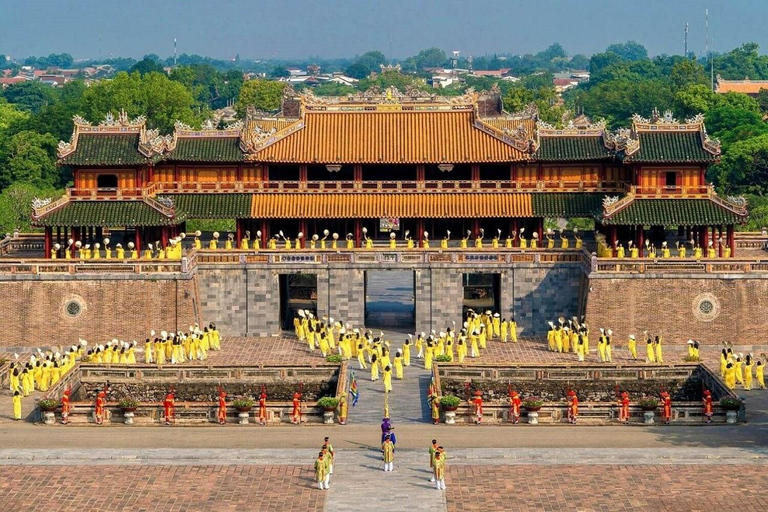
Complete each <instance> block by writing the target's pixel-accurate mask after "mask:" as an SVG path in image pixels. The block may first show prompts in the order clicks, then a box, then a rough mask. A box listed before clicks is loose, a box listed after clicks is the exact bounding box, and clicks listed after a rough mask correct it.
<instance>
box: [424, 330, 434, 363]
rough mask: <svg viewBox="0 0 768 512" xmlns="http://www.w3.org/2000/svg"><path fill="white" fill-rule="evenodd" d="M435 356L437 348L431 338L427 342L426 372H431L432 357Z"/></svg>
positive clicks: (425, 353)
mask: <svg viewBox="0 0 768 512" xmlns="http://www.w3.org/2000/svg"><path fill="white" fill-rule="evenodd" d="M434 354H435V347H434V345H433V344H432V340H431V338H430V339H429V340H427V346H426V348H425V349H424V369H425V370H431V369H432V357H433V356H434Z"/></svg>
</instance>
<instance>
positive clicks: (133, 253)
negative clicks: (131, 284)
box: [128, 242, 139, 260]
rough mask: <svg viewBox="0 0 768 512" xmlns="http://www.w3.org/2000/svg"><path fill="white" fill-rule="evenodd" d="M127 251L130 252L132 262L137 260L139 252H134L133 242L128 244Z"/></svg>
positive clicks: (134, 245)
mask: <svg viewBox="0 0 768 512" xmlns="http://www.w3.org/2000/svg"><path fill="white" fill-rule="evenodd" d="M128 250H129V251H131V259H132V260H137V259H139V251H138V250H136V244H134V243H133V242H128Z"/></svg>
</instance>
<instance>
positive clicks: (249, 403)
mask: <svg viewBox="0 0 768 512" xmlns="http://www.w3.org/2000/svg"><path fill="white" fill-rule="evenodd" d="M232 407H234V408H236V409H245V408H246V407H253V400H251V399H250V398H236V399H234V400H232Z"/></svg>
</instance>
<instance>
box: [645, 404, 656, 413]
mask: <svg viewBox="0 0 768 512" xmlns="http://www.w3.org/2000/svg"><path fill="white" fill-rule="evenodd" d="M641 409H642V410H643V411H645V412H653V411H655V410H656V409H658V406H656V405H653V406H651V405H648V406H645V407H641Z"/></svg>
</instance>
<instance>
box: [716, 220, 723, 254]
mask: <svg viewBox="0 0 768 512" xmlns="http://www.w3.org/2000/svg"><path fill="white" fill-rule="evenodd" d="M717 239H718V240H720V241H722V239H723V226H718V228H717ZM717 256H718V258H722V257H723V244H721V243H719V242H718V244H717Z"/></svg>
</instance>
